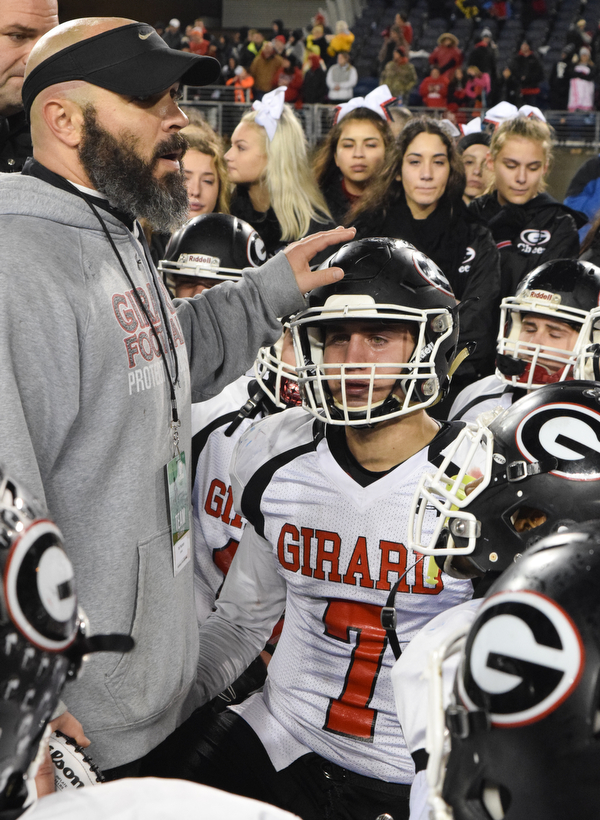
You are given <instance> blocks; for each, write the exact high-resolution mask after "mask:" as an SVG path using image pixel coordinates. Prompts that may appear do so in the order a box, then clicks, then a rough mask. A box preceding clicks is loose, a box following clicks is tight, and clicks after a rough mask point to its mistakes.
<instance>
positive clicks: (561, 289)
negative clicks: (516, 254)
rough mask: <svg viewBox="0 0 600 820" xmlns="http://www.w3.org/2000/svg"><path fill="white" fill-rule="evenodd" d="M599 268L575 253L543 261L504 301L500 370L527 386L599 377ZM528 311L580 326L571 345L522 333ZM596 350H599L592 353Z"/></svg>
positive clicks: (515, 382)
mask: <svg viewBox="0 0 600 820" xmlns="http://www.w3.org/2000/svg"><path fill="white" fill-rule="evenodd" d="M599 306H600V268H597V267H596V265H592V264H591V262H579V261H577V260H576V259H554V260H553V261H552V262H546V263H545V264H544V265H540V267H539V268H536V269H535V270H534V271H532V272H531V273H530V274H528V275H527V276H526V277H525V278H524V279H523V280H522V281H521V282H520V284H519V287H518V288H517V292H516V294H515V295H514V296H510V297H508V298H506V299H503V301H502V303H501V305H500V308H501V310H500V332H499V335H498V347H497V356H496V375H497V376H498V378H499V379H501V380H502V381H503V382H505V383H507V384H512V385H514V386H515V387H521V388H523V389H526V390H530V389H535V388H537V387H541V386H543V385H544V384H552V383H554V382H559V381H564V380H565V379H600V368H599V365H598V355H597V349H598V343H599V342H600V307H599ZM526 314H534V315H536V316H542V317H544V318H545V319H550V320H555V321H557V322H566V323H567V324H569V325H571V326H572V327H573V328H574V329H575V330H577V331H578V335H577V338H576V340H575V343H574V345H573V349H572V350H562V349H560V348H558V347H549V346H547V345H540V344H532V343H531V342H528V341H527V339H521V338H520V336H521V335H522V318H523V316H524V315H526ZM594 354H596V355H594Z"/></svg>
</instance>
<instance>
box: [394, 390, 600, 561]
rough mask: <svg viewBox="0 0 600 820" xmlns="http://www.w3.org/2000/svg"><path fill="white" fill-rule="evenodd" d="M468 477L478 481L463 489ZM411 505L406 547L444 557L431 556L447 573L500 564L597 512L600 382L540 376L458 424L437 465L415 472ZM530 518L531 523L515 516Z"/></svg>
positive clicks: (599, 500)
mask: <svg viewBox="0 0 600 820" xmlns="http://www.w3.org/2000/svg"><path fill="white" fill-rule="evenodd" d="M473 478H475V479H481V483H480V484H479V485H478V486H476V489H474V490H473V492H472V493H471V494H467V495H465V485H466V484H467V483H468V482H470V481H471V480H472V479H473ZM432 509H434V510H437V512H438V514H439V517H438V518H437V521H436V523H435V524H434V525H433V526H432V525H431V520H430V518H428V515H429V514H430V512H431V510H432ZM426 510H427V511H429V512H426ZM413 513H414V514H415V525H414V530H413V533H412V535H411V537H410V538H409V544H410V546H411V547H412V548H413V549H415V550H416V551H417V552H422V553H425V554H426V555H435V556H450V558H449V559H446V560H444V561H443V562H441V561H438V563H443V567H444V569H445V570H446V572H449V573H450V574H457V572H456V564H457V563H460V566H461V570H459V572H458V574H462V575H464V574H465V573H466V568H467V567H468V568H470V569H473V570H474V573H473V574H475V575H480V574H482V573H485V572H487V571H495V572H501V571H503V570H505V569H506V568H507V567H508V566H510V565H511V564H512V563H513V562H514V561H515V560H516V559H518V558H519V557H520V555H521V554H522V553H523V552H524V551H525V550H526V549H527V548H528V547H530V546H531V545H532V544H533V543H535V542H536V541H537V540H539V539H540V538H542V537H543V536H544V535H548V534H550V533H552V532H556V530H557V529H559V528H560V527H562V526H565V525H566V524H570V523H573V522H576V521H581V520H588V519H590V518H593V517H600V384H599V383H596V382H585V381H567V382H560V383H558V384H555V385H546V386H545V387H541V388H540V389H539V390H535V391H532V392H531V393H529V394H528V395H527V396H524V397H523V398H522V399H519V401H517V402H515V403H514V404H513V405H512V406H511V407H510V408H509V409H508V410H505V411H504V412H502V413H501V414H500V415H498V416H497V417H496V418H494V419H493V420H492V421H491V422H490V423H489V425H488V426H487V427H485V426H483V425H481V424H480V425H478V426H475V425H470V426H468V427H465V429H464V430H462V431H461V432H460V433H459V435H458V436H457V438H456V440H455V441H454V442H453V444H452V446H451V448H450V450H449V451H448V454H447V456H446V458H445V459H444V461H443V463H442V464H441V465H440V468H439V469H438V471H437V472H436V473H435V474H425V475H424V476H423V477H422V478H421V480H420V482H419V486H418V488H417V491H416V493H415V497H414V500H413ZM534 518H535V519H536V522H535V528H532V526H534V525H531V526H530V525H528V524H527V525H525V526H520V524H519V522H521V521H524V520H525V521H527V520H528V519H534ZM457 555H460V556H464V558H465V559H466V561H461V562H455V561H454V560H453V559H454V556H457ZM466 574H468V573H466Z"/></svg>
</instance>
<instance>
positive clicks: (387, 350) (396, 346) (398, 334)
mask: <svg viewBox="0 0 600 820" xmlns="http://www.w3.org/2000/svg"><path fill="white" fill-rule="evenodd" d="M414 347H415V331H414V329H413V328H412V327H411V325H409V324H406V323H391V324H383V323H379V322H373V321H360V320H356V321H350V322H339V323H336V324H332V325H330V326H328V327H327V328H326V329H325V344H324V351H323V362H324V364H325V365H327V367H326V369H325V370H326V375H328V376H332V377H335V376H336V375H340V371H341V370H342V371H343V376H344V378H343V380H342V379H341V378H337V379H336V378H329V379H328V380H327V384H328V386H329V389H330V391H331V393H332V396H333V398H334V400H335V401H336V402H339V403H340V404H341V403H342V402H343V399H342V390H344V391H345V396H346V403H347V405H348V407H364V406H365V405H366V404H367V403H368V401H369V386H370V383H371V380H372V375H373V372H374V368H372V367H371V366H370V365H373V364H375V365H377V368H376V369H375V373H376V374H377V376H383V378H375V379H373V394H372V398H371V403H372V404H377V403H379V402H382V401H384V400H385V398H386V397H387V396H388V395H389V393H390V390H391V389H392V388H393V387H394V385H395V384H396V382H397V381H398V377H399V375H400V371H401V370H402V369H403V366H404V365H406V364H407V363H408V362H409V360H410V358H411V356H412V352H413V350H414ZM387 363H390V365H392V366H391V367H386V366H385V365H386V364H387ZM336 364H339V365H344V367H343V368H339V369H338V368H336V367H332V365H336ZM388 375H389V378H386V376H388Z"/></svg>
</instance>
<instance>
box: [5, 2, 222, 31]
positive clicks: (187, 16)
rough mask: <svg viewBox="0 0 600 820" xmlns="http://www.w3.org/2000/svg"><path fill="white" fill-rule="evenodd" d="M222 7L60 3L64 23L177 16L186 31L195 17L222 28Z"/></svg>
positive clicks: (204, 4) (148, 20) (152, 20)
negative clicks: (90, 19) (82, 18)
mask: <svg viewBox="0 0 600 820" xmlns="http://www.w3.org/2000/svg"><path fill="white" fill-rule="evenodd" d="M0 2H2V0H0ZM222 5H223V3H222V0H202V2H198V0H59V2H58V12H59V17H60V22H61V23H64V22H65V21H66V20H74V19H75V18H77V17H96V16H98V17H129V18H131V19H132V20H139V21H140V22H141V23H150V25H153V24H154V23H156V22H157V21H159V20H162V21H163V22H165V23H168V22H169V20H170V19H171V18H172V17H177V18H178V19H179V20H181V25H182V27H184V28H185V26H186V25H188V24H189V23H192V22H193V21H194V19H195V18H196V17H202V18H203V19H204V20H205V22H206V24H210V25H213V26H214V25H220V23H221V14H222Z"/></svg>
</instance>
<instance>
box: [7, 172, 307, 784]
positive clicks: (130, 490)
mask: <svg viewBox="0 0 600 820" xmlns="http://www.w3.org/2000/svg"><path fill="white" fill-rule="evenodd" d="M102 217H103V219H104V221H105V223H106V225H107V227H108V229H109V231H110V233H111V235H112V237H113V240H114V242H115V244H116V246H117V248H118V250H119V253H120V254H121V256H122V258H123V261H124V262H125V265H126V267H127V270H128V271H129V273H130V276H131V277H132V279H133V281H134V283H135V286H136V288H137V289H138V292H139V293H140V295H141V298H142V299H143V300H144V301H145V302H146V304H147V306H148V308H149V311H150V315H151V318H152V322H153V324H155V327H156V328H157V330H158V332H159V335H160V337H161V338H162V340H163V346H164V347H165V349H166V348H167V345H166V338H165V337H166V334H165V332H164V327H163V322H162V320H161V318H160V317H161V311H160V309H159V304H158V300H159V298H160V299H162V301H163V312H164V315H165V316H167V317H168V320H169V323H170V325H171V330H172V334H173V338H174V341H175V346H176V351H177V356H178V360H179V373H180V378H179V384H178V386H177V388H176V393H177V403H178V407H179V412H180V416H181V419H182V425H181V431H180V436H181V442H182V449H184V450H185V452H186V457H187V458H186V460H187V463H188V465H190V463H191V453H190V401H191V398H193V400H194V401H200V400H203V399H207V398H210V397H211V396H213V395H215V394H216V393H218V392H219V391H220V390H221V389H222V388H223V387H224V386H225V385H226V384H228V383H229V382H231V381H233V379H235V378H237V377H238V376H239V375H241V374H242V373H243V372H245V371H246V370H247V369H248V367H249V366H250V365H251V363H252V361H253V360H254V357H255V355H256V352H257V350H258V347H259V346H260V345H262V344H267V343H272V342H273V341H275V339H276V338H277V337H278V336H279V334H280V333H281V325H280V324H279V322H278V321H277V317H278V316H283V315H285V314H287V313H290V312H293V311H294V310H298V309H299V308H301V307H302V306H303V305H304V300H303V298H302V296H301V294H300V292H299V290H298V288H297V286H296V283H295V280H294V278H293V274H292V272H291V268H290V266H289V264H288V262H287V260H286V259H285V257H284V256H283V255H282V254H279V255H278V256H277V257H276V258H274V259H273V260H271V261H269V262H267V263H266V264H265V265H264V266H263V267H262V268H261V269H259V270H257V271H251V272H250V271H247V272H246V274H245V275H244V278H243V281H242V282H239V283H233V282H228V283H225V284H223V285H220V286H219V287H217V288H214V289H212V290H210V291H207V292H205V293H203V294H202V295H200V296H198V297H196V298H195V299H193V300H182V301H179V302H175V303H171V301H170V299H169V297H168V295H167V294H166V292H164V291H163V292H161V294H160V295H159V294H158V293H157V290H156V285H155V284H154V283H155V281H158V277H157V276H156V279H153V276H152V274H151V272H150V269H149V266H148V263H147V261H146V259H145V256H144V253H143V249H142V246H141V245H140V244H139V243H138V241H137V240H136V239H135V238H134V236H133V235H132V234H131V233H130V231H129V230H128V229H127V228H126V227H125V226H124V225H123V223H121V222H120V221H119V220H118V219H116V218H115V217H114V216H113V215H111V214H110V213H106V212H104V211H103V212H102ZM140 288H141V291H140V290H139V289H140ZM157 347H158V346H157V344H156V342H155V340H154V339H153V335H152V333H151V332H149V328H148V323H147V321H146V320H145V319H144V317H143V314H142V313H141V311H140V309H139V307H138V305H137V302H136V301H135V299H134V298H133V296H132V293H131V286H130V285H129V283H128V282H127V280H126V278H125V275H124V273H123V270H122V268H121V267H120V265H119V262H118V260H117V258H116V256H115V254H114V252H113V250H112V249H111V247H110V245H109V242H108V240H107V238H106V236H105V235H104V233H103V232H102V229H101V227H100V224H99V222H98V220H97V218H96V217H95V216H94V214H93V213H92V212H91V210H90V209H89V207H88V205H87V204H86V203H85V202H84V201H83V200H82V199H80V198H79V197H78V196H76V195H74V194H70V193H68V192H66V191H63V190H60V189H58V188H55V187H53V186H52V185H50V184H48V183H46V182H44V181H42V180H39V179H36V178H34V177H28V176H21V175H19V174H11V175H0V461H3V462H4V463H5V464H6V465H7V467H8V469H9V470H10V472H11V473H13V474H14V475H15V476H17V477H19V478H20V479H21V480H22V481H23V483H24V484H25V485H26V486H27V487H28V488H29V489H30V491H31V492H32V493H34V494H35V495H36V496H37V498H38V499H39V500H40V501H41V502H42V503H45V504H46V506H47V507H48V510H49V512H50V515H51V516H52V518H53V519H54V520H55V521H56V523H57V525H58V526H59V527H60V529H61V530H62V532H63V535H64V538H65V542H66V548H67V551H68V552H69V555H70V557H71V559H72V561H73V564H74V566H75V577H76V580H77V587H78V594H79V601H80V604H81V606H82V607H83V608H84V610H85V612H86V614H87V615H88V617H89V620H90V623H91V631H92V633H106V632H122V633H130V634H131V635H132V636H133V637H134V639H135V642H136V645H135V649H134V650H133V652H131V653H130V654H128V655H123V656H118V655H115V654H109V653H106V654H101V655H94V656H92V657H91V659H90V661H89V662H88V663H87V664H85V667H84V674H83V676H82V677H81V679H80V680H79V681H77V682H75V683H70V684H69V685H68V686H67V688H66V689H65V692H64V695H63V696H64V699H65V702H66V704H67V706H68V708H69V710H70V711H71V712H72V713H73V714H74V715H75V716H76V717H77V718H78V719H79V720H80V721H81V722H82V724H83V727H84V730H85V732H86V734H87V735H88V737H89V738H90V739H91V740H92V744H93V745H92V747H91V749H90V752H91V754H92V755H93V757H94V759H95V761H96V762H97V763H98V764H99V765H100V766H101V767H105V768H109V767H110V768H112V767H114V766H119V765H122V764H124V763H127V762H129V761H132V760H135V759H137V758H139V757H141V756H143V755H144V754H146V753H147V752H148V751H149V750H150V749H152V748H153V747H154V746H156V745H157V744H158V743H159V742H160V741H162V740H163V739H164V738H165V737H166V736H167V735H168V734H169V733H170V732H171V731H173V729H175V727H176V726H177V725H178V724H179V723H180V722H181V721H182V720H183V719H184V718H185V717H186V716H187V715H188V714H189V712H190V711H191V710H192V709H193V708H194V707H195V706H196V705H198V699H197V694H196V689H195V687H194V676H195V671H196V663H197V652H198V634H197V625H196V616H195V610H194V600H193V568H192V565H191V563H190V564H188V565H187V566H186V567H185V568H184V569H183V570H182V571H181V572H180V573H179V574H178V575H177V576H174V573H173V561H172V553H171V544H170V527H169V521H168V513H167V505H166V483H165V476H164V473H165V465H166V464H167V462H168V461H169V460H170V459H171V458H172V457H173V444H172V437H171V435H170V430H169V420H170V397H169V388H168V381H167V379H166V372H165V368H164V362H163V360H162V357H160V354H158V353H157ZM188 360H189V363H188ZM173 364H174V361H172V362H171V365H173Z"/></svg>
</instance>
